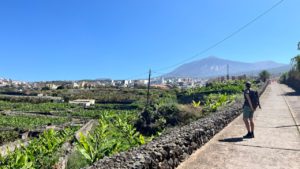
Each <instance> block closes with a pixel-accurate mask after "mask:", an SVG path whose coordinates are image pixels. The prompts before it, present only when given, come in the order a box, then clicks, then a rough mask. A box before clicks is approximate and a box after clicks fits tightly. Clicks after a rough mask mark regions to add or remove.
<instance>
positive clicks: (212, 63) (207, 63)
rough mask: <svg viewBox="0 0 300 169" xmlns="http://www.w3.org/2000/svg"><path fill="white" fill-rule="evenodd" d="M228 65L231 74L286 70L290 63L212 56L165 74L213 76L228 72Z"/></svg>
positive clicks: (167, 75) (173, 75)
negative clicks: (236, 59)
mask: <svg viewBox="0 0 300 169" xmlns="http://www.w3.org/2000/svg"><path fill="white" fill-rule="evenodd" d="M227 65H228V66H229V74H230V75H238V74H244V73H246V74H247V73H249V72H255V73H258V72H259V71H261V70H273V71H277V69H278V70H281V71H285V70H286V69H288V67H289V65H287V64H282V63H276V62H274V61H261V62H256V63H246V62H238V61H232V60H226V59H222V58H218V57H214V56H210V57H207V58H204V59H201V60H197V61H193V62H190V63H186V64H183V65H181V66H179V67H178V68H176V69H175V70H173V71H172V72H170V73H168V74H166V75H164V77H213V76H222V75H223V76H224V75H226V74H227Z"/></svg>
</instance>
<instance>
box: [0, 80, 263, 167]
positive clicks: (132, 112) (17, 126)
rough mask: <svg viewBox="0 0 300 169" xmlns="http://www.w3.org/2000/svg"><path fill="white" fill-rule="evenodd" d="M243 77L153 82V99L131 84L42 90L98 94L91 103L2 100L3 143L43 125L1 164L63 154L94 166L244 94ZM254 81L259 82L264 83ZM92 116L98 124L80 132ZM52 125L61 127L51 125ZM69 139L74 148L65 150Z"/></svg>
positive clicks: (37, 162) (42, 163) (73, 162)
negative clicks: (175, 84)
mask: <svg viewBox="0 0 300 169" xmlns="http://www.w3.org/2000/svg"><path fill="white" fill-rule="evenodd" d="M244 83H245V82H244V81H228V82H226V83H225V82H224V83H221V82H214V83H211V84H208V85H207V86H205V87H199V88H193V89H187V90H180V89H177V88H175V89H157V88H153V89H151V95H150V102H149V104H148V105H146V95H147V92H146V89H128V88H124V89H120V88H102V89H90V90H87V89H84V90H80V89H63V90H59V91H57V90H48V91H42V92H45V94H46V93H47V94H48V95H50V96H58V97H62V98H64V100H65V101H67V100H73V99H95V100H96V104H95V105H93V106H90V107H83V106H80V105H74V104H69V103H67V102H64V103H54V102H40V101H34V100H29V101H24V100H20V99H10V100H8V99H5V100H0V128H1V130H0V145H6V144H8V143H11V142H14V141H16V140H19V142H23V141H25V140H23V139H22V138H21V135H22V134H24V133H26V132H35V131H39V134H37V135H35V136H30V137H29V138H27V140H26V141H27V144H26V146H25V144H23V143H22V144H21V145H22V146H21V148H18V149H16V150H14V151H8V152H6V153H5V154H6V155H3V156H0V168H7V169H10V168H22V167H23V168H55V166H57V165H59V164H60V159H61V158H60V157H64V158H65V159H66V160H67V168H81V167H85V166H89V165H91V164H93V163H94V162H96V161H98V160H99V159H101V158H103V157H105V156H111V155H113V154H116V153H118V152H122V151H126V150H128V149H130V148H132V147H136V146H140V145H142V144H146V143H147V142H149V141H151V140H152V139H153V138H155V137H158V136H159V135H160V134H161V133H163V131H164V130H165V129H166V128H168V127H172V126H178V125H185V124H188V123H190V122H192V121H194V120H197V119H199V118H202V117H205V116H207V115H208V114H210V113H213V112H215V111H217V110H218V109H221V108H222V107H224V106H226V105H229V104H232V103H234V102H235V101H236V100H240V99H242V95H241V94H242V90H243V89H244ZM254 84H255V85H254V87H255V88H257V87H259V85H260V84H259V83H257V84H256V83H254ZM32 92H36V93H37V91H32ZM0 98H1V97H0ZM90 120H94V121H96V125H93V126H92V127H91V129H90V130H89V131H88V132H86V133H81V132H79V133H78V132H77V131H78V130H79V128H80V127H82V126H84V125H85V124H86V123H87V122H89V121H90ZM75 124H76V125H75ZM50 126H52V128H53V126H54V128H55V127H56V128H55V129H47V127H50ZM76 135H79V137H76ZM28 140H29V141H28ZM66 145H69V147H70V149H71V150H72V151H66Z"/></svg>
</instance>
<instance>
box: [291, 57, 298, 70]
mask: <svg viewBox="0 0 300 169" xmlns="http://www.w3.org/2000/svg"><path fill="white" fill-rule="evenodd" d="M291 61H292V65H293V67H294V69H296V70H297V71H298V72H300V55H297V56H295V57H294V58H292V60H291Z"/></svg>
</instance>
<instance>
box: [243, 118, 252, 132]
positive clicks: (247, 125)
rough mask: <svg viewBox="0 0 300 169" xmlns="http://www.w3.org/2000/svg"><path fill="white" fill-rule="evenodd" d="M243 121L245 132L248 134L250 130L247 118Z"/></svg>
mask: <svg viewBox="0 0 300 169" xmlns="http://www.w3.org/2000/svg"><path fill="white" fill-rule="evenodd" d="M243 120H244V123H245V126H246V128H247V131H248V132H250V131H251V130H250V125H249V121H248V118H245V119H243Z"/></svg>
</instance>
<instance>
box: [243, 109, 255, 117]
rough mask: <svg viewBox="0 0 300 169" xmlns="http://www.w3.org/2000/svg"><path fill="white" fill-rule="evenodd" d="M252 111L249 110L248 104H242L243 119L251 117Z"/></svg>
mask: <svg viewBox="0 0 300 169" xmlns="http://www.w3.org/2000/svg"><path fill="white" fill-rule="evenodd" d="M253 114H254V112H253V111H252V110H251V108H250V107H249V106H244V108H243V118H244V119H250V118H253Z"/></svg>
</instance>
